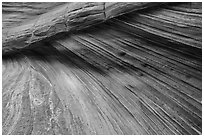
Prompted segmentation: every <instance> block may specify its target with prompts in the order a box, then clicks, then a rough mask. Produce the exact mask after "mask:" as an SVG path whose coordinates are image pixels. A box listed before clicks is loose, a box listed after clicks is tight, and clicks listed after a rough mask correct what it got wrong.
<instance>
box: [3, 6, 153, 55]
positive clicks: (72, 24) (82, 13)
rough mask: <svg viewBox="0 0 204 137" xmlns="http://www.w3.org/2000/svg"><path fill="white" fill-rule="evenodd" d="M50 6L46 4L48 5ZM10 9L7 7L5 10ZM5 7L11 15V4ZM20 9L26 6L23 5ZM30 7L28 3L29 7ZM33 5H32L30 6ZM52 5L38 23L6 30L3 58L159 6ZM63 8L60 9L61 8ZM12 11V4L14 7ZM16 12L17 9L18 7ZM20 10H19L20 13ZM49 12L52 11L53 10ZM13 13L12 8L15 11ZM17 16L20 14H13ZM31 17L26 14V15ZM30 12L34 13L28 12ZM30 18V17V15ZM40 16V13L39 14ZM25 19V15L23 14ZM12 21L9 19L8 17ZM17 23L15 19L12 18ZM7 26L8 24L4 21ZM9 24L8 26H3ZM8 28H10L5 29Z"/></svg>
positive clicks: (30, 22)
mask: <svg viewBox="0 0 204 137" xmlns="http://www.w3.org/2000/svg"><path fill="white" fill-rule="evenodd" d="M46 4H48V5H49V3H45V4H44V5H46ZM4 5H7V6H4ZM4 5H3V11H4V12H8V11H9V9H10V8H8V5H9V3H7V4H4ZM20 5H23V3H22V4H20ZM28 5H29V4H28V3H27V6H28ZM30 5H32V4H30ZM54 5H56V8H53V3H50V6H49V8H50V10H47V11H42V12H45V13H44V14H40V15H39V16H38V15H36V16H35V18H34V17H33V18H34V19H31V18H30V17H29V18H28V19H30V20H29V21H27V20H28V19H27V20H24V22H23V21H22V24H19V26H17V27H11V26H10V27H9V28H8V27H7V28H5V29H3V35H4V36H3V44H2V45H3V54H4V53H5V52H9V51H13V50H15V49H22V48H24V47H26V46H28V45H30V44H31V43H35V42H37V41H41V40H42V39H45V38H48V37H51V36H54V35H55V34H58V33H60V32H68V31H70V30H73V31H74V30H80V29H83V28H86V27H88V26H90V25H93V24H96V23H99V22H103V21H105V20H107V19H110V18H113V17H116V16H118V15H121V14H124V13H127V12H130V11H133V10H139V9H143V8H146V7H149V6H153V5H157V4H155V3H145V2H144V3H142V2H137V3H105V2H102V3H94V2H87V3H80V2H79V3H64V4H60V3H59V4H54ZM58 5H60V6H58ZM10 6H11V7H12V4H11V5H10ZM14 8H16V7H14ZM18 8H19V7H17V9H18ZM49 8H48V9H49ZM11 9H12V8H11ZM12 12H13V14H14V15H15V14H16V12H17V11H12ZM22 12H25V13H27V12H26V11H23V10H22ZM28 12H30V11H28ZM27 14H28V13H27ZM36 14H37V13H36ZM11 15H12V14H11ZM22 15H23V14H22ZM6 17H7V18H9V16H6ZM10 18H11V19H13V20H15V18H14V17H10ZM3 22H5V20H3ZM3 24H6V23H3ZM3 26H6V25H3Z"/></svg>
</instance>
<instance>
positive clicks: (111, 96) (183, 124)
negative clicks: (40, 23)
mask: <svg viewBox="0 0 204 137" xmlns="http://www.w3.org/2000/svg"><path fill="white" fill-rule="evenodd" d="M109 5H110V6H111V7H114V4H113V3H109ZM200 5H201V3H179V4H178V3H172V4H170V5H163V6H162V7H157V8H155V7H154V8H151V9H144V10H140V11H135V12H131V13H128V14H125V15H122V16H119V17H116V18H112V19H110V20H108V21H106V22H104V23H101V24H98V25H95V26H92V27H89V28H87V29H84V30H81V31H77V32H74V33H72V34H64V35H62V36H60V37H58V38H57V37H54V38H52V39H49V40H47V41H41V42H38V43H35V45H32V46H30V47H29V48H25V49H23V50H21V51H19V52H16V53H13V54H7V55H4V56H3V64H2V81H3V83H2V134H4V135H6V134H13V135H17V134H18V135H23V134H34V135H39V134H40V135H41V134H43V135H56V134H57V135H59V134H65V135H68V134H83V135H84V134H88V135H90V134H108V135H112V134H115V135H116V134H119V135H121V134H122V135H123V134H124V135H127V134H135V135H137V134H143V135H146V134H151V135H154V134H156V135H160V134H161V135H162V134H169V135H171V134H177V135H180V134H182V135H183V134H185V135H188V134H195V135H197V134H202V46H201V44H202V38H201V36H202V26H201V18H202V16H201V14H202V12H201V6H200ZM75 6H76V7H77V6H78V7H80V3H78V5H75ZM93 7H95V6H93ZM116 7H117V6H116ZM110 9H115V8H110ZM62 10H63V8H62ZM65 11H66V10H65ZM114 12H115V13H118V12H117V10H116V11H114V10H112V11H110V13H111V14H114ZM87 14H88V13H87ZM85 15H86V14H85ZM97 15H98V14H97ZM107 15H108V14H107ZM72 16H73V18H74V17H76V16H75V14H73V15H72ZM79 16H80V17H81V16H83V15H79ZM59 17H60V16H59ZM93 18H94V17H93ZM44 21H45V22H46V20H44ZM70 24H71V23H70ZM79 24H80V23H79ZM59 26H60V25H59ZM73 26H75V25H74V24H73ZM19 27H20V26H19ZM25 28H27V29H28V28H29V25H28V26H27V27H25ZM59 28H61V27H59ZM62 28H63V26H62ZM59 31H60V30H59ZM19 33H20V32H19ZM37 33H38V32H37ZM38 34H40V35H43V33H42V34H41V33H38ZM51 34H52V33H51ZM51 34H50V35H51ZM28 35H29V33H28Z"/></svg>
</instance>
